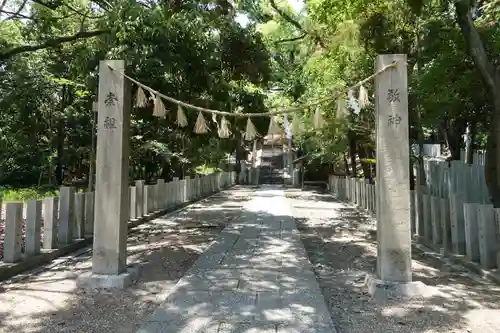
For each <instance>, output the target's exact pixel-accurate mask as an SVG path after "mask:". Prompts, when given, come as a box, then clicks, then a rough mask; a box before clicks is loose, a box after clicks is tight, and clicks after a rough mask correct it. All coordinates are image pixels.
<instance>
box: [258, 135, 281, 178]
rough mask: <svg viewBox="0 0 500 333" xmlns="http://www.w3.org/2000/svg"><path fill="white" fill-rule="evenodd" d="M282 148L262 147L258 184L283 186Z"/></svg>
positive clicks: (279, 146)
mask: <svg viewBox="0 0 500 333" xmlns="http://www.w3.org/2000/svg"><path fill="white" fill-rule="evenodd" d="M283 183H284V179H283V146H282V145H277V144H275V145H274V146H273V145H266V144H264V145H263V146H262V155H261V164H260V174H259V184H283Z"/></svg>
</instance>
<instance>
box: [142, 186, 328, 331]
mask: <svg viewBox="0 0 500 333" xmlns="http://www.w3.org/2000/svg"><path fill="white" fill-rule="evenodd" d="M191 332H192V333H195V332H196V333H239V332H241V333H243V332H245V333H276V332H279V333H304V332H308V333H327V332H328V333H334V332H335V328H334V326H333V324H332V320H331V317H330V313H329V311H328V309H327V307H326V304H325V301H324V298H323V295H322V293H321V291H320V288H319V285H318V283H317V280H316V277H315V275H314V273H313V270H312V266H311V264H310V262H309V259H308V257H307V253H306V251H305V249H304V246H303V244H302V241H301V239H300V234H299V232H298V230H297V227H296V225H295V222H294V219H293V217H292V211H291V205H290V203H289V202H288V201H287V199H286V198H285V194H284V191H283V190H280V189H277V188H272V187H264V188H260V189H258V190H256V191H255V192H254V193H253V195H252V197H251V199H250V200H249V201H248V202H247V203H246V205H245V206H244V207H243V211H242V215H241V217H240V219H239V220H237V221H235V222H233V223H232V224H230V225H229V226H227V227H226V228H225V229H224V230H223V231H222V232H221V233H220V234H219V235H218V236H217V238H216V239H215V242H214V243H213V245H212V246H211V247H210V248H208V249H207V250H206V251H205V252H204V253H203V254H202V255H201V256H200V257H199V258H198V260H197V261H196V262H195V263H194V264H193V266H192V267H191V268H190V269H189V270H188V271H187V272H186V274H185V275H184V277H183V278H181V279H180V280H179V282H178V283H177V285H176V286H175V287H174V289H173V291H172V292H171V293H170V295H169V296H168V298H167V299H166V300H165V302H163V303H162V304H161V305H160V306H159V307H158V308H157V309H156V311H155V312H154V313H153V314H152V315H151V316H149V317H148V318H147V320H146V321H145V322H144V323H143V325H142V326H141V328H140V329H139V331H138V333H191Z"/></svg>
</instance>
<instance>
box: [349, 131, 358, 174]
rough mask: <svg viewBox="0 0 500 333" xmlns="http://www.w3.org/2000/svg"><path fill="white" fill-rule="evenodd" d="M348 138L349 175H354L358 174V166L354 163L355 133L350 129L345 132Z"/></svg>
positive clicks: (355, 150) (355, 151)
mask: <svg viewBox="0 0 500 333" xmlns="http://www.w3.org/2000/svg"><path fill="white" fill-rule="evenodd" d="M347 136H348V138H349V158H350V160H351V176H352V177H356V176H357V174H358V166H357V163H356V153H357V149H356V134H355V133H353V132H352V131H349V133H348V134H347Z"/></svg>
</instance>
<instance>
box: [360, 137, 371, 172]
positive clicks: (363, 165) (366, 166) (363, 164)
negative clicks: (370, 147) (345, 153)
mask: <svg viewBox="0 0 500 333" xmlns="http://www.w3.org/2000/svg"><path fill="white" fill-rule="evenodd" d="M358 156H359V159H360V163H361V169H362V170H363V178H364V179H369V178H370V163H367V162H366V160H367V159H368V158H369V156H368V153H367V149H366V148H365V147H363V146H362V145H358ZM363 161H365V162H363Z"/></svg>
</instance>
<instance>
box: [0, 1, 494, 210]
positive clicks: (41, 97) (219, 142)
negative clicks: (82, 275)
mask: <svg viewBox="0 0 500 333" xmlns="http://www.w3.org/2000/svg"><path fill="white" fill-rule="evenodd" d="M297 5H300V6H297ZM297 9H298V10H297ZM499 11H500V3H498V2H486V1H471V0H461V1H455V2H453V1H435V0H433V1H421V0H407V1H404V0H397V1H389V0H349V1H347V0H335V1H334V0H310V1H307V2H305V3H303V2H300V1H299V2H297V1H295V2H288V1H285V0H262V1H251V0H240V1H236V2H232V1H224V0H216V1H197V0H185V1H178V0H172V1H151V0H94V1H89V0H1V1H0V13H1V20H0V80H1V85H0V110H1V112H2V117H1V118H0V131H1V132H0V182H1V184H3V185H16V186H17V185H24V186H28V185H46V184H49V185H60V184H62V183H63V182H64V181H66V179H69V178H75V177H76V178H83V179H84V178H86V177H87V176H88V173H89V169H90V168H89V167H90V164H91V160H92V153H91V152H92V133H93V131H92V128H93V125H92V119H93V112H92V103H93V101H95V99H96V90H97V73H98V65H99V61H100V60H103V59H106V58H108V59H124V60H125V61H126V64H127V73H129V74H130V75H131V76H133V77H134V78H136V79H137V80H139V81H141V82H142V83H144V84H146V85H148V86H151V87H153V88H154V89H156V90H158V91H161V92H162V93H164V94H166V95H168V96H172V97H173V98H176V99H179V100H182V101H186V102H188V103H191V104H194V105H199V106H202V107H210V108H213V109H221V110H226V111H230V112H236V111H237V110H238V112H241V111H243V112H247V113H260V112H266V111H269V109H270V108H271V107H276V106H278V107H285V106H289V105H310V104H311V103H312V102H314V101H317V100H318V99H322V98H325V97H327V96H330V95H332V94H334V93H335V91H338V90H340V89H345V88H346V87H349V86H351V85H353V84H354V83H356V82H358V81H360V80H361V79H363V78H365V77H367V76H369V75H371V74H372V73H373V71H374V66H373V64H374V59H375V57H376V55H377V54H382V53H404V54H407V57H408V68H409V73H408V75H409V84H410V86H409V89H410V90H409V91H410V105H409V107H410V123H411V125H410V126H411V128H410V136H411V141H412V143H413V144H422V143H424V142H436V143H437V142H442V143H445V144H446V145H447V146H448V147H449V150H450V154H451V157H452V158H457V157H458V154H459V152H460V148H462V147H463V139H462V135H463V133H464V132H465V129H466V127H469V128H470V130H471V134H472V142H473V145H474V147H475V148H487V149H488V156H489V157H488V158H489V160H490V162H489V163H487V181H488V185H489V188H490V194H491V195H492V196H494V197H495V196H496V197H498V202H497V203H500V172H497V169H496V165H498V164H499V163H498V161H497V160H498V159H499V158H500V152H497V149H498V148H497V147H500V136H499V135H497V134H495V133H496V131H495V128H499V127H498V126H500V120H499V119H500V97H499V96H500V95H499V96H497V95H498V94H497V93H496V91H498V89H497V88H499V87H498V85H499V84H500V80H499V79H498V78H499V77H498V64H499V61H500V59H499V56H498V54H499V52H498V50H500V38H499V37H500V34H499V33H500V29H499V28H498V25H497V24H496V22H497V21H498V16H499ZM365 87H366V88H367V89H368V91H369V93H370V96H371V95H372V94H373V86H372V83H371V82H369V83H367V84H366V85H365ZM355 93H356V94H357V92H355ZM166 107H167V109H169V110H171V111H173V112H169V113H168V114H167V118H166V119H159V118H156V117H153V116H152V111H151V108H150V107H148V108H134V110H133V114H132V135H133V138H132V151H133V155H132V157H131V165H132V171H131V178H138V177H144V178H152V177H163V178H169V177H171V176H172V175H174V174H179V173H182V172H188V173H189V172H194V171H195V170H196V168H199V167H200V166H202V165H205V166H210V167H215V166H218V165H219V162H220V161H221V160H223V159H224V158H225V157H226V156H227V154H230V153H236V156H237V158H240V157H241V156H243V154H244V151H245V148H248V146H249V144H248V143H246V142H245V141H244V140H242V131H244V129H245V120H244V119H241V118H235V119H230V121H231V130H232V132H233V134H234V135H233V136H232V137H231V138H229V139H220V138H218V136H217V131H215V130H211V131H209V133H207V134H203V135H197V134H194V133H193V131H192V124H194V122H195V119H196V116H197V114H196V112H187V117H188V120H189V124H190V126H188V127H186V128H179V127H178V126H176V125H175V123H174V122H175V110H176V106H175V105H173V104H168V103H167V104H166ZM316 108H319V109H320V111H321V112H322V113H323V116H324V119H325V126H324V127H323V128H322V129H315V128H314V127H313V126H312V123H311V117H312V114H313V113H314V112H315V111H316ZM352 111H353V110H351V109H350V112H349V114H348V115H347V117H338V116H337V105H336V103H335V100H334V99H332V100H331V101H328V102H325V103H322V104H320V105H318V106H314V107H304V108H303V109H302V110H300V111H298V112H297V113H296V114H294V115H292V116H293V117H297V118H299V119H301V122H302V123H303V124H304V127H305V131H304V132H303V133H302V134H300V135H294V138H293V139H294V145H295V146H297V147H299V148H300V149H301V150H304V151H307V152H308V153H309V154H310V156H311V157H312V158H313V162H315V163H316V165H318V166H321V167H322V168H325V166H326V169H327V170H328V172H348V173H351V174H363V175H364V176H366V177H373V176H374V168H373V165H374V163H376V161H375V143H374V130H375V116H374V108H373V106H368V107H366V108H363V109H362V110H361V113H359V114H356V113H354V112H352ZM207 121H209V122H210V123H211V125H210V126H211V128H214V127H215V124H214V123H213V120H212V119H209V118H207ZM267 122H268V120H267V119H266V118H262V119H260V118H259V119H256V121H255V124H256V126H257V129H258V131H259V132H260V133H262V134H265V132H266V129H267V125H268V124H267ZM497 141H499V142H497ZM495 143H498V144H495ZM497 174H498V175H497ZM495 202H496V201H495ZM497 206H498V205H497Z"/></svg>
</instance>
